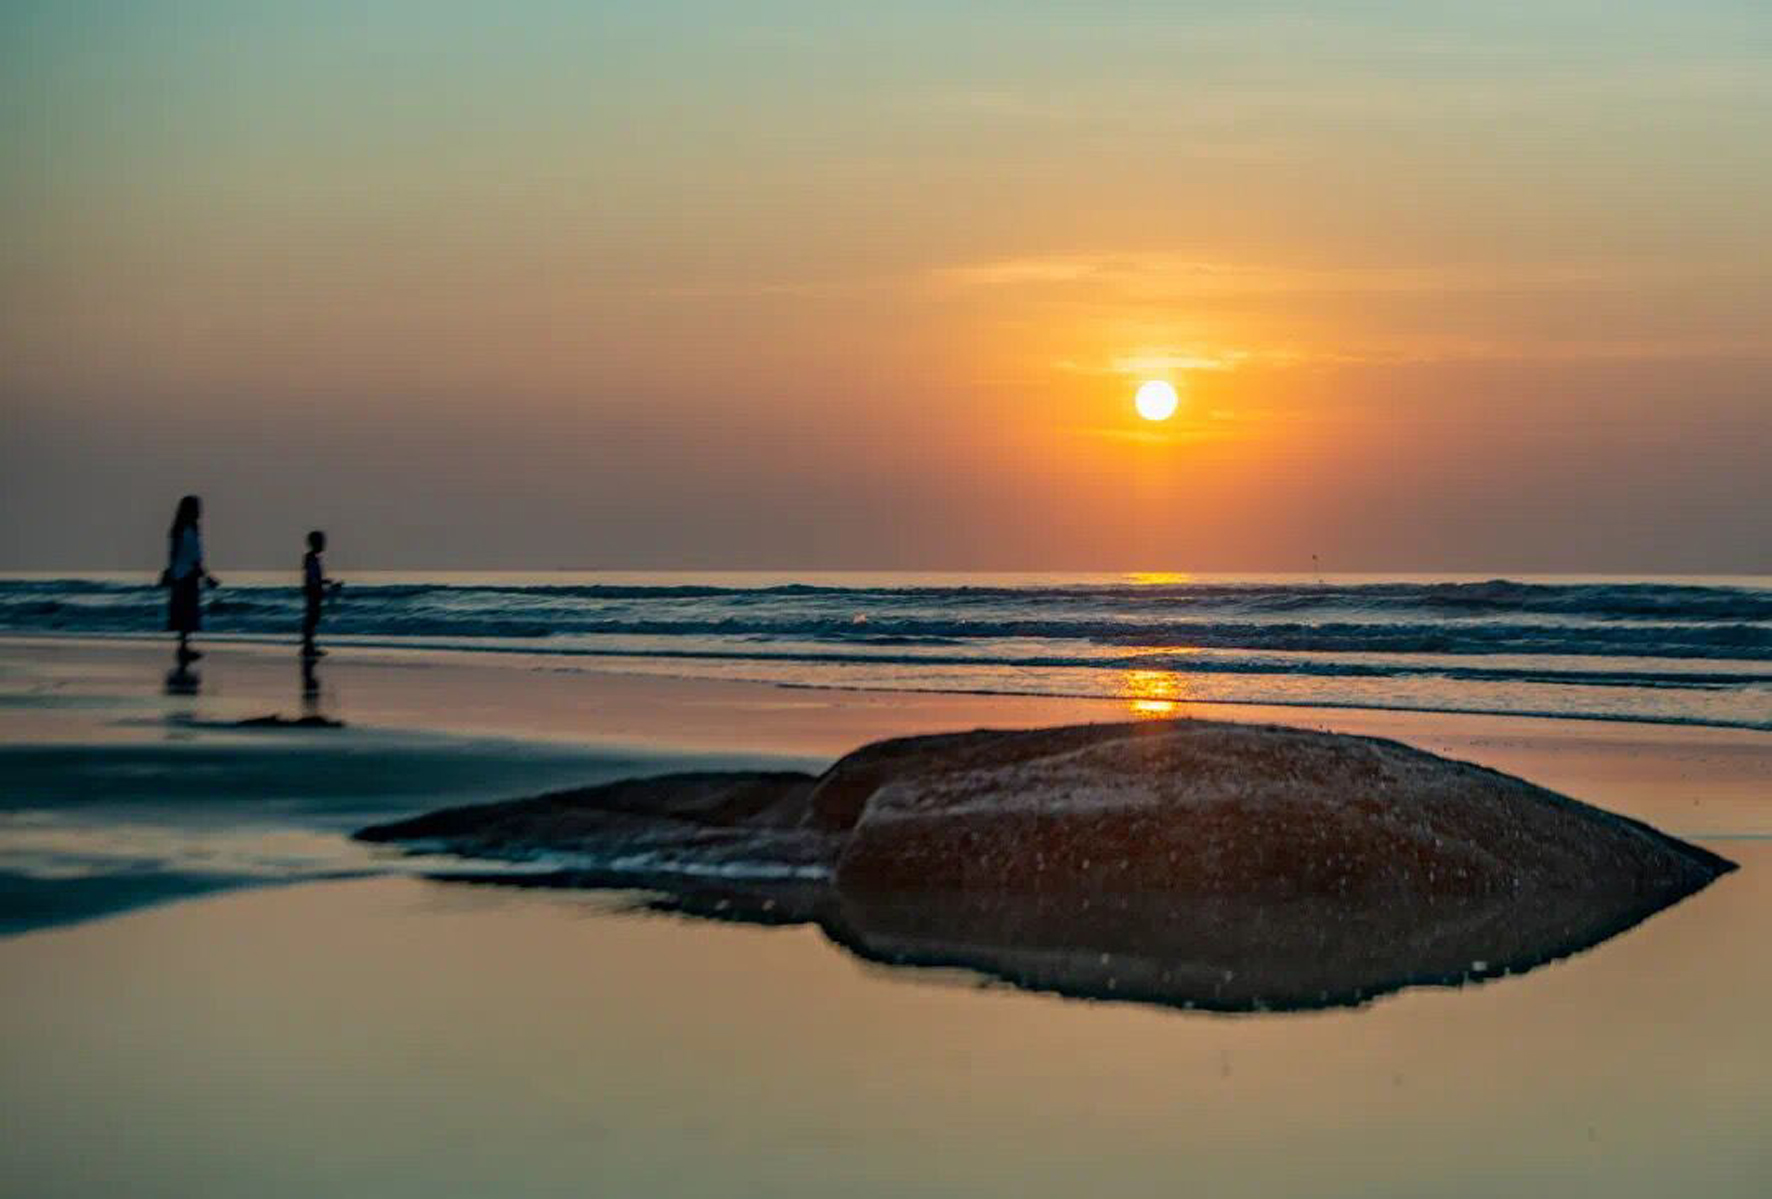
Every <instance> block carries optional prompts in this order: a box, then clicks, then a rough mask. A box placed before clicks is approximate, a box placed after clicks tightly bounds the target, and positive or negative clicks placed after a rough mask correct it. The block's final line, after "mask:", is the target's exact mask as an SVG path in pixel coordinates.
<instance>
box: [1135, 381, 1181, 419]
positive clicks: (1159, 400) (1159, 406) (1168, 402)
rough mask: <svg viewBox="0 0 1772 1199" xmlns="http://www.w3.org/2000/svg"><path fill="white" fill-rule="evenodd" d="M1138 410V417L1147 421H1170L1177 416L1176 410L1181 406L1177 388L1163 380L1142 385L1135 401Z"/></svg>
mask: <svg viewBox="0 0 1772 1199" xmlns="http://www.w3.org/2000/svg"><path fill="white" fill-rule="evenodd" d="M1132 402H1133V404H1134V405H1135V406H1136V407H1137V408H1138V415H1140V416H1142V417H1144V419H1146V420H1168V419H1169V418H1170V417H1172V416H1174V415H1175V409H1176V408H1177V407H1178V406H1179V405H1180V404H1181V397H1180V396H1178V395H1176V394H1175V388H1174V387H1173V386H1172V385H1171V384H1169V383H1165V382H1164V381H1163V380H1161V379H1152V380H1150V381H1149V382H1148V383H1145V384H1143V385H1141V386H1140V387H1139V389H1138V395H1137V396H1136V397H1135V398H1134V399H1133V401H1132Z"/></svg>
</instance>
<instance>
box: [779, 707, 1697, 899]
mask: <svg viewBox="0 0 1772 1199" xmlns="http://www.w3.org/2000/svg"><path fill="white" fill-rule="evenodd" d="M863 755H869V758H870V759H871V760H873V761H878V760H881V759H886V760H889V761H890V762H891V763H892V764H893V769H892V771H891V772H890V774H888V775H886V776H885V777H883V778H881V779H880V781H879V782H878V785H877V786H876V787H875V788H874V789H873V790H872V791H871V792H870V793H869V794H868V796H867V798H866V800H865V801H864V802H863V803H862V805H861V806H860V812H859V818H858V819H857V821H856V824H855V826H854V828H853V830H852V831H851V834H850V836H849V838H848V840H847V842H846V844H845V848H844V851H843V856H842V859H841V863H840V866H839V880H840V882H841V883H842V885H843V886H844V887H845V888H869V889H893V890H902V889H922V890H936V891H974V890H981V891H993V892H994V891H1017V892H1027V893H1043V892H1094V891H1100V892H1127V891H1137V892H1163V893H1167V894H1174V895H1191V896H1245V897H1249V896H1263V897H1270V898H1285V897H1289V896H1352V897H1377V896H1389V897H1395V898H1406V897H1426V896H1445V895H1459V896H1472V895H1487V894H1495V893H1503V892H1507V893H1513V892H1519V891H1522V890H1541V891H1545V892H1571V891H1598V892H1609V893H1613V894H1617V895H1638V894H1653V893H1660V892H1664V891H1672V892H1677V893H1681V894H1683V893H1685V892H1688V891H1691V890H1695V889H1696V888H1698V887H1700V886H1703V885H1704V884H1705V883H1706V882H1709V881H1710V880H1711V879H1712V878H1714V877H1716V875H1717V874H1718V873H1720V872H1721V871H1722V870H1725V869H1727V868H1728V864H1727V863H1726V862H1724V861H1723V860H1722V859H1720V858H1717V857H1716V856H1715V855H1713V854H1710V853H1708V852H1706V851H1704V850H1702V849H1698V848H1697V847H1695V846H1690V845H1686V844H1684V843H1682V842H1679V841H1676V840H1674V839H1672V838H1670V837H1666V836H1664V835H1662V834H1660V833H1658V832H1656V831H1655V830H1653V829H1651V828H1649V827H1648V826H1646V825H1643V824H1640V823H1638V822H1636V821H1632V820H1627V819H1625V818H1623V817H1620V816H1617V815H1614V814H1612V813H1609V812H1604V811H1601V810H1600V809H1598V808H1593V807H1590V806H1588V805H1586V804H1581V803H1577V802H1576V801H1574V800H1571V799H1568V798H1566V797H1564V796H1560V795H1557V794H1555V793H1553V792H1550V791H1546V790H1544V789H1543V788H1541V787H1535V786H1533V785H1532V784H1530V783H1527V782H1524V781H1523V780H1520V779H1517V778H1514V777H1512V776H1510V775H1504V774H1500V773H1498V772H1496V771H1492V770H1486V769H1483V768H1482V767H1478V766H1471V765H1468V764H1466V763H1461V762H1453V761H1449V760H1447V759H1445V758H1440V757H1437V756H1436V755H1433V754H1429V753H1425V752H1423V751H1421V750H1416V749H1412V748H1410V747H1408V746H1405V745H1401V744H1398V743H1396V742H1391V741H1381V740H1376V739H1372V738H1364V737H1350V736H1344V735H1339V734H1332V733H1316V732H1310V731H1307V730H1303V729H1292V728H1283V727H1276V726H1260V725H1238V724H1229V723H1220V722H1213V721H1178V722H1161V723H1144V724H1128V725H1096V726H1082V727H1070V728H1060V729H1053V730H1043V731H1036V732H1030V733H1018V734H1001V733H991V732H985V733H977V734H970V735H964V736H960V737H940V738H932V739H911V740H907V741H901V742H893V743H887V744H884V745H880V746H872V747H869V748H868V749H867V750H864V751H862V752H861V754H857V755H852V758H851V759H845V760H844V762H839V763H838V764H837V765H836V766H835V767H833V768H832V770H831V772H830V776H827V778H826V780H824V782H822V783H821V784H820V787H819V789H818V791H815V792H814V795H813V803H814V805H815V808H816V805H817V802H818V794H819V792H822V791H825V790H827V789H829V788H830V787H831V784H832V777H831V776H834V777H837V778H840V777H841V776H842V775H843V774H844V773H845V770H846V765H845V763H848V762H850V761H852V760H853V759H856V758H862V756H863ZM863 765H864V766H866V765H867V762H865V761H864V763H863ZM870 781H871V780H870Z"/></svg>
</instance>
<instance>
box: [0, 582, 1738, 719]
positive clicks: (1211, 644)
mask: <svg viewBox="0 0 1772 1199" xmlns="http://www.w3.org/2000/svg"><path fill="white" fill-rule="evenodd" d="M347 578H348V579H349V585H348V586H347V587H346V588H345V590H344V592H343V593H342V594H341V595H340V596H339V597H338V598H337V599H336V601H335V602H334V603H333V604H332V605H331V607H330V609H329V611H328V612H327V615H326V618H325V624H324V626H323V632H324V635H325V636H326V637H327V638H329V639H330V640H332V641H334V642H335V643H340V644H358V645H370V646H381V647H413V648H449V649H455V650H478V651H485V652H512V651H521V652H525V653H548V654H558V655H562V656H565V657H575V658H581V659H594V660H596V662H597V665H598V666H599V668H601V669H616V670H626V671H635V672H648V673H665V674H671V675H678V676H687V677H699V678H721V679H747V680H757V681H765V682H773V683H779V684H788V685H796V686H807V687H853V688H883V689H910V690H925V691H954V692H975V693H1002V694H1034V695H1062V696H1081V697H1092V696H1100V697H1112V698H1118V699H1121V700H1126V701H1130V702H1132V703H1134V704H1136V705H1138V706H1139V707H1140V708H1141V710H1145V711H1148V712H1149V713H1150V714H1153V715H1161V714H1163V713H1164V712H1166V711H1170V710H1173V709H1175V707H1176V706H1177V705H1179V704H1182V703H1215V702H1217V703H1259V704H1290V705H1305V706H1318V707H1378V708H1395V709H1402V710H1416V711H1454V712H1493V713H1505V714H1511V715H1544V716H1560V717H1586V718H1594V719H1611V720H1646V721H1656V722H1674V723H1692V724H1705V725H1718V726H1734V727H1746V728H1757V729H1772V577H1766V576H1758V577H1729V578H1667V577H1662V578H1618V577H1520V578H1474V577H1462V576H1407V577H1377V576H1334V577H1329V578H1317V577H1305V576H1279V575H1275V576H1207V575H1200V576H1179V575H1136V574H1128V575H1099V574H1098V575H1067V574H1046V575H1031V574H1022V575H1014V574H1009V575H1005V574H891V573H887V574H879V573H875V574H862V573H754V572H753V573H718V572H702V573H681V572H672V573H650V574H638V573H616V572H553V573H541V574H474V575H462V574H456V575H448V574H432V575H415V574H392V573H385V572H383V573H373V572H372V573H365V574H351V575H347ZM229 583H230V585H229V586H227V587H225V588H223V589H221V590H218V591H216V592H213V593H211V595H210V597H209V599H208V610H207V613H206V625H207V631H208V632H209V633H210V634H211V635H214V636H218V637H221V638H223V639H240V640H249V641H250V640H266V639H286V638H288V637H289V636H291V635H292V630H294V629H295V628H296V627H297V626H298V624H299V621H300V615H301V604H302V600H301V596H300V592H299V590H298V589H297V588H296V586H295V585H294V576H293V574H289V575H283V574H277V575H265V574H259V575H236V576H233V577H231V578H230V579H229ZM163 606H164V593H163V592H162V591H160V590H159V589H158V588H157V587H155V586H154V585H153V584H152V582H151V580H149V579H147V578H145V577H128V576H106V577H99V576H84V577H66V578H52V577H42V576H37V577H24V576H12V577H9V578H4V579H0V632H11V633H35V634H58V633H59V634H81V635H102V636H147V635H153V634H155V633H156V632H157V631H158V630H159V629H160V628H161V627H162V623H163Z"/></svg>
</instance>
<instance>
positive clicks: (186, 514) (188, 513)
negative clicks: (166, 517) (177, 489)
mask: <svg viewBox="0 0 1772 1199" xmlns="http://www.w3.org/2000/svg"><path fill="white" fill-rule="evenodd" d="M201 519H203V501H202V500H200V499H198V498H197V497H196V496H194V495H187V496H186V497H185V498H184V499H182V500H180V501H179V502H178V510H177V511H175V512H174V513H173V514H172V527H171V528H170V529H168V530H166V537H167V540H169V541H171V542H172V544H173V546H174V547H175V548H176V547H177V545H178V535H179V534H180V533H182V532H184V531H185V530H186V529H194V528H196V527H197V522H198V521H199V520H201Z"/></svg>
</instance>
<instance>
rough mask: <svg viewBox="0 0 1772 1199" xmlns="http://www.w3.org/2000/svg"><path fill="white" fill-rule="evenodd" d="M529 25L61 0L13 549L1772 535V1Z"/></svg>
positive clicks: (971, 564) (9, 112)
mask: <svg viewBox="0 0 1772 1199" xmlns="http://www.w3.org/2000/svg"><path fill="white" fill-rule="evenodd" d="M517 7H518V10H519V11H518V12H516V13H515V14H513V13H511V12H510V11H509V10H508V8H506V7H500V8H497V9H496V10H495V9H494V7H493V6H480V5H472V4H445V5H421V4H417V3H407V4H389V5H382V6H375V7H374V8H373V10H372V11H370V12H368V13H364V12H361V11H358V8H357V7H354V6H347V5H342V4H337V5H334V4H326V3H321V4H315V5H308V6H298V7H296V8H290V7H289V6H280V5H271V4H268V3H267V4H263V5H252V4H238V3H235V4H222V3H219V2H218V3H184V4H176V5H175V4H169V3H168V4H160V3H144V4H138V5H131V6H126V7H124V8H120V9H119V8H114V7H112V6H105V5H99V4H84V3H76V4H60V5H51V4H31V3H27V4H20V5H15V6H9V8H8V10H7V12H6V14H5V15H4V16H0V22H4V24H5V29H4V30H3V31H0V32H3V33H4V36H0V44H3V45H4V48H3V49H0V55H3V56H4V58H3V61H4V73H3V75H0V92H3V98H4V100H5V103H4V105H0V111H3V112H4V116H0V139H3V140H4V143H5V154H4V157H3V159H0V180H3V183H4V186H3V187H0V217H3V218H4V224H3V225H0V229H3V234H0V235H3V236H4V244H3V246H0V250H3V255H0V272H3V273H0V314H3V319H0V405H3V410H0V414H3V415H4V418H5V421H6V424H7V427H8V432H7V435H6V437H5V439H4V442H3V444H0V468H3V469H0V500H3V502H4V503H5V506H6V508H7V510H8V512H9V513H13V514H25V516H24V518H23V519H21V518H19V516H17V515H15V516H14V519H12V520H10V521H8V522H6V524H7V527H6V528H5V529H4V531H0V568H78V567H92V568H103V567H124V566H146V565H149V564H151V562H152V560H153V559H154V558H155V557H156V556H157V554H158V550H159V545H158V537H159V530H160V526H162V525H163V524H164V522H165V518H166V515H167V513H169V512H170V507H171V504H172V501H173V500H174V499H175V498H176V496H177V495H178V494H180V493H182V492H184V491H187V490H198V491H202V492H204V493H205V494H206V496H208V497H209V499H210V513H211V519H210V524H211V530H210V535H211V539H212V542H213V543H214V546H215V549H214V553H215V554H216V556H217V558H218V562H219V561H226V560H229V559H230V558H231V559H232V560H233V561H236V562H240V563H242V564H246V565H261V564H276V563H280V562H282V561H283V560H284V559H286V558H287V557H288V556H289V550H288V546H289V544H294V541H293V540H292V539H293V538H295V537H296V536H297V535H298V534H299V532H300V531H301V530H303V529H306V528H308V527H310V526H312V525H314V524H325V525H327V526H328V527H329V528H332V529H334V530H336V532H335V534H334V538H335V544H336V545H337V546H338V548H339V553H340V554H341V555H342V556H344V557H347V558H348V559H349V560H351V561H352V562H354V563H355V564H356V565H357V566H358V567H369V566H389V567H425V566H437V567H441V566H456V567H501V566H503V567H546V566H556V565H560V566H575V567H595V566H609V567H622V566H633V567H671V566H682V567H712V566H730V567H744V566H759V567H765V566H766V567H804V568H812V567H921V568H941V567H946V568H961V569H964V568H979V569H983V568H1034V569H1065V568H1076V569H1188V570H1237V569H1245V570H1289V569H1295V570H1307V569H1310V561H1309V559H1310V556H1311V555H1312V554H1317V555H1319V556H1320V558H1321V560H1322V561H1323V562H1324V563H1325V565H1326V566H1328V567H1330V568H1332V569H1341V570H1362V569H1365V570H1399V569H1419V570H1427V569H1456V570H1478V571H1487V570H1494V571H1503V570H1534V569H1535V570H1617V571H1638V572H1641V571H1658V570H1659V571H1700V570H1708V571H1754V570H1765V569H1767V568H1768V564H1769V563H1772V532H1769V531H1768V530H1769V528H1772V522H1769V521H1768V520H1767V513H1768V511H1769V506H1772V484H1768V482H1767V479H1768V477H1772V472H1769V471H1767V470H1766V468H1765V457H1766V453H1765V447H1766V446H1767V444H1768V442H1769V440H1772V438H1769V434H1772V390H1769V389H1772V332H1769V331H1772V232H1768V227H1767V225H1766V223H1765V220H1764V213H1765V212H1767V211H1769V210H1772V156H1768V155H1767V154H1766V153H1765V150H1764V147H1765V146H1766V145H1767V144H1772V82H1769V81H1768V79H1769V77H1768V75H1767V73H1766V72H1765V71H1764V70H1763V64H1764V62H1765V55H1766V53H1767V52H1768V50H1772V17H1769V16H1768V15H1767V14H1766V12H1765V11H1764V10H1763V9H1761V8H1760V7H1759V6H1755V5H1748V4H1744V3H1735V2H1733V0H1709V2H1707V3H1699V4H1688V5H1684V6H1680V7H1679V8H1678V9H1677V10H1676V9H1675V8H1674V7H1673V6H1669V5H1665V4H1650V3H1625V4H1615V5H1608V6H1605V9H1604V11H1605V14H1606V19H1605V20H1604V21H1596V20H1595V19H1594V17H1595V13H1596V12H1597V11H1599V10H1598V9H1596V7H1595V6H1594V5H1592V4H1587V3H1575V2H1573V0H1552V2H1549V3H1546V4H1542V5H1539V6H1536V8H1535V11H1534V12H1532V13H1530V14H1525V15H1521V14H1511V15H1509V16H1507V17H1505V18H1503V17H1501V16H1498V15H1481V14H1478V15H1472V14H1469V13H1464V14H1459V13H1456V12H1441V11H1437V6H1423V5H1419V4H1416V5H1404V4H1395V5H1387V4H1362V5H1358V6H1354V5H1346V6H1336V5H1312V6H1288V5H1261V4H1256V5H1228V4H1222V3H1220V4H1186V3H1171V4H1163V5H1155V4H1152V5H1136V4H1134V5H1123V6H1112V7H1109V8H1103V9H1096V8H1091V9H1089V10H1088V11H1082V10H1078V9H1076V8H1075V7H1074V6H1058V5H1050V6H1048V5H1041V4H1031V5H1030V4H1021V5H997V4H982V5H977V6H968V7H967V8H966V10H965V12H964V13H956V12H953V11H950V10H951V7H952V6H943V5H934V4H927V5H925V4H917V3H913V4H904V5H897V6H894V7H893V8H892V10H891V11H890V12H887V11H877V10H875V9H874V8H862V7H851V6H841V5H838V6H832V5H814V4H764V5H760V6H756V7H755V8H754V9H753V10H748V11H747V12H746V13H744V14H743V15H742V16H739V15H735V14H734V12H733V11H732V10H730V8H729V7H727V6H723V5H715V4H712V3H706V2H704V3H686V2H675V3H663V4H658V5H652V6H648V7H647V11H646V12H644V13H637V12H634V11H631V9H632V6H614V5H611V6H599V5H582V4H581V5H568V4H563V3H536V4H531V5H519V6H517ZM1457 7H1463V6H1457ZM1147 378H1166V379H1169V380H1170V381H1172V382H1174V383H1175V384H1176V385H1177V386H1178V389H1179V390H1180V391H1181V393H1182V396H1183V404H1182V408H1181V411H1180V412H1179V413H1178V415H1177V416H1176V418H1175V419H1174V420H1172V421H1170V422H1167V423H1165V424H1163V425H1160V426H1159V425H1150V424H1147V423H1143V422H1140V421H1138V419H1137V418H1136V416H1135V414H1134V413H1133V411H1132V408H1131V397H1132V393H1133V390H1134V389H1135V388H1136V386H1137V384H1138V383H1139V382H1140V381H1142V380H1144V379H1147ZM163 509H164V510H165V511H164V512H163V511H162V510H163Z"/></svg>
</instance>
